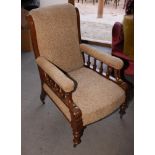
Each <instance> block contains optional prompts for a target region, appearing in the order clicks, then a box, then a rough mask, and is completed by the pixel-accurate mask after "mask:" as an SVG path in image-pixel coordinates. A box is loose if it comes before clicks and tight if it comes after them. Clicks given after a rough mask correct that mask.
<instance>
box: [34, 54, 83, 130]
mask: <svg viewBox="0 0 155 155" xmlns="http://www.w3.org/2000/svg"><path fill="white" fill-rule="evenodd" d="M36 62H37V64H38V66H39V69H40V70H41V72H42V73H43V74H44V75H43V83H46V84H47V85H48V86H49V88H50V89H51V90H52V91H53V92H54V93H55V94H56V95H57V96H58V97H59V99H60V100H61V101H62V102H63V103H64V104H65V105H66V106H67V107H68V109H69V112H70V115H71V126H72V128H73V129H74V132H77V129H78V128H79V127H80V128H82V127H83V122H82V112H81V110H80V109H79V107H78V106H77V105H76V104H75V103H74V102H73V99H72V93H73V91H74V89H75V84H74V82H73V81H72V80H71V79H70V78H69V77H67V75H65V74H64V73H63V72H62V71H61V70H60V69H58V68H57V67H56V66H55V65H53V64H52V63H51V62H49V61H48V60H47V59H46V58H44V57H38V58H37V59H36Z"/></svg>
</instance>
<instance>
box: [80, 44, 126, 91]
mask: <svg viewBox="0 0 155 155" xmlns="http://www.w3.org/2000/svg"><path fill="white" fill-rule="evenodd" d="M87 47H88V46H87ZM89 48H90V47H89ZM81 51H82V55H83V60H84V66H85V67H87V68H89V69H92V70H94V71H95V72H97V73H98V74H100V75H101V76H104V77H105V78H107V79H109V80H110V81H112V82H114V83H116V84H118V85H119V86H120V87H121V88H122V89H124V90H125V92H126V91H127V83H126V82H124V81H123V80H122V79H121V75H120V70H121V68H122V67H123V65H122V66H121V65H120V69H116V68H117V67H115V68H114V67H112V65H110V66H109V65H108V64H106V62H105V61H104V62H103V61H102V59H97V58H98V57H97V56H95V54H94V53H93V54H92V53H90V52H88V50H87V51H85V50H82V49H81ZM90 54H91V55H90ZM91 60H92V62H91ZM116 60H117V59H116ZM118 60H119V59H118ZM97 62H98V64H99V65H97ZM119 62H121V61H119ZM111 63H112V62H111ZM103 64H106V65H107V68H105V70H104V68H103Z"/></svg>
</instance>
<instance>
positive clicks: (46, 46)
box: [30, 4, 83, 72]
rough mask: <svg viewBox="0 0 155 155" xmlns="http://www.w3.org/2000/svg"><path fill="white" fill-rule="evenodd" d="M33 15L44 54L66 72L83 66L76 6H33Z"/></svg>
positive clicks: (40, 47)
mask: <svg viewBox="0 0 155 155" xmlns="http://www.w3.org/2000/svg"><path fill="white" fill-rule="evenodd" d="M30 15H31V16H32V18H33V21H34V25H35V30H36V37H37V43H38V49H39V53H40V55H41V56H44V57H46V59H48V60H49V61H50V62H52V63H53V64H55V65H56V66H58V67H59V68H61V69H62V70H64V71H66V72H69V71H72V70H75V69H78V68H80V67H82V66H83V59H82V55H81V53H80V48H79V40H78V28H77V16H76V10H75V8H74V6H72V5H71V4H61V5H53V6H50V7H45V8H39V9H35V10H32V11H31V12H30Z"/></svg>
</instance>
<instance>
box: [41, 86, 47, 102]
mask: <svg viewBox="0 0 155 155" xmlns="http://www.w3.org/2000/svg"><path fill="white" fill-rule="evenodd" d="M45 97H46V92H45V91H44V89H43V88H42V89H41V94H40V100H41V102H42V103H43V104H45Z"/></svg>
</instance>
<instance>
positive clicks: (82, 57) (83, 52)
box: [82, 52, 86, 64]
mask: <svg viewBox="0 0 155 155" xmlns="http://www.w3.org/2000/svg"><path fill="white" fill-rule="evenodd" d="M82 58H83V62H84V64H85V63H86V60H85V56H84V52H82Z"/></svg>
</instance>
